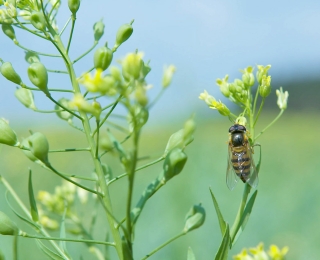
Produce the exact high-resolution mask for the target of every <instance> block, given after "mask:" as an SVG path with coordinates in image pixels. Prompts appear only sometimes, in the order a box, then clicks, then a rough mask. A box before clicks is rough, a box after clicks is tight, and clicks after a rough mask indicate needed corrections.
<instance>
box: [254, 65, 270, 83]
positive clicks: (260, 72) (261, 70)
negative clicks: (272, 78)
mask: <svg viewBox="0 0 320 260" xmlns="http://www.w3.org/2000/svg"><path fill="white" fill-rule="evenodd" d="M257 67H258V71H257V74H256V77H257V81H258V83H259V85H261V83H262V76H263V75H266V76H268V70H269V69H270V68H271V65H267V66H262V65H258V66H257Z"/></svg>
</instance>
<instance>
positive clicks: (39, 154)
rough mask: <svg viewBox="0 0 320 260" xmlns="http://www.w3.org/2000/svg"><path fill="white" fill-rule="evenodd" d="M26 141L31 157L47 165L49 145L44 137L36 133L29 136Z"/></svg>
mask: <svg viewBox="0 0 320 260" xmlns="http://www.w3.org/2000/svg"><path fill="white" fill-rule="evenodd" d="M27 139H28V144H29V149H30V152H31V153H32V155H33V156H34V157H36V158H37V159H39V160H40V161H42V162H44V163H48V162H49V161H48V152H49V143H48V140H47V138H46V137H45V135H44V134H42V133H39V132H36V133H34V134H32V135H31V136H29V137H28V138H27Z"/></svg>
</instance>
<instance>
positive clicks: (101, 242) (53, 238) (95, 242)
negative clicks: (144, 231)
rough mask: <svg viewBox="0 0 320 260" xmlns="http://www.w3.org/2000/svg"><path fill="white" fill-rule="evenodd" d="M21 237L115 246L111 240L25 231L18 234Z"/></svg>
mask: <svg viewBox="0 0 320 260" xmlns="http://www.w3.org/2000/svg"><path fill="white" fill-rule="evenodd" d="M19 236H21V237H25V238H36V239H42V240H57V241H69V242H76V243H79V242H80V243H93V244H100V245H107V246H113V247H114V246H115V243H113V242H106V241H99V240H89V239H74V238H61V237H41V236H33V235H29V234H27V233H24V232H23V233H22V234H19Z"/></svg>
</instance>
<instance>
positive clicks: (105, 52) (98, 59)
mask: <svg viewBox="0 0 320 260" xmlns="http://www.w3.org/2000/svg"><path fill="white" fill-rule="evenodd" d="M112 58H113V52H112V51H111V50H110V49H109V48H107V47H105V46H104V47H101V48H98V49H97V50H96V52H95V53H94V56H93V63H94V67H95V68H96V69H98V68H100V69H102V70H103V71H105V70H106V69H107V68H108V67H109V65H110V63H111V61H112Z"/></svg>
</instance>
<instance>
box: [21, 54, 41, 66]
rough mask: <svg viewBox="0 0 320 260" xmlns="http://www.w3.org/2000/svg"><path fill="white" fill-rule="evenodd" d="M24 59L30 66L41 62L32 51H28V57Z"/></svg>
mask: <svg viewBox="0 0 320 260" xmlns="http://www.w3.org/2000/svg"><path fill="white" fill-rule="evenodd" d="M24 59H25V60H26V62H28V63H29V64H31V63H34V62H40V58H39V56H38V55H37V54H36V53H34V52H31V51H26V55H25V56H24Z"/></svg>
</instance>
